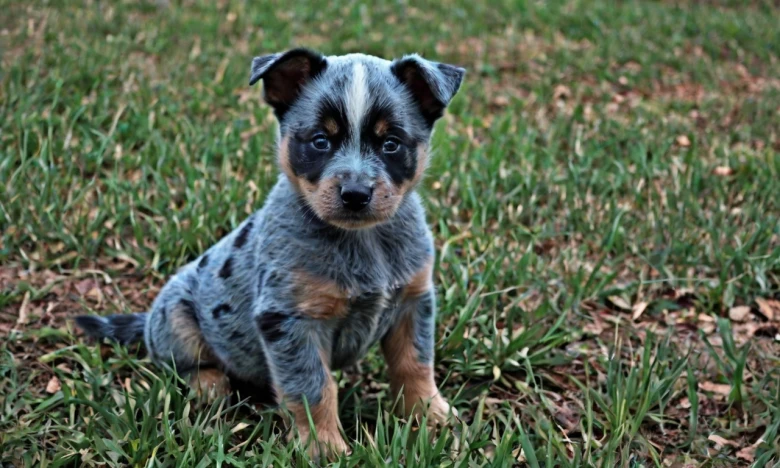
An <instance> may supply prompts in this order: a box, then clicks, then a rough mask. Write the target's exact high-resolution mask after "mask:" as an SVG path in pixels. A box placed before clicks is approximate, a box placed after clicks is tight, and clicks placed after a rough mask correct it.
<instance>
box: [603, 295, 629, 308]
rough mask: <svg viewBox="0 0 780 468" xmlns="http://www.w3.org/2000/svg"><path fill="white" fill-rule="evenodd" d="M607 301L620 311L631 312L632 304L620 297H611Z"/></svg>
mask: <svg viewBox="0 0 780 468" xmlns="http://www.w3.org/2000/svg"><path fill="white" fill-rule="evenodd" d="M607 299H609V302H611V303H612V305H614V306H615V307H617V308H618V309H623V310H631V304H629V303H628V302H627V301H626V300H625V299H623V298H622V297H620V296H609V297H608V298H607Z"/></svg>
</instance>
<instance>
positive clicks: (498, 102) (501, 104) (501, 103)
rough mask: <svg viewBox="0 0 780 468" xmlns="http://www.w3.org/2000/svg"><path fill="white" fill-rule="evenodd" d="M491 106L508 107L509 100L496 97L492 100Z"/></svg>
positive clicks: (504, 97) (503, 97)
mask: <svg viewBox="0 0 780 468" xmlns="http://www.w3.org/2000/svg"><path fill="white" fill-rule="evenodd" d="M493 104H495V105H497V106H498V107H506V106H508V105H509V98H508V97H506V96H496V97H495V98H494V99H493Z"/></svg>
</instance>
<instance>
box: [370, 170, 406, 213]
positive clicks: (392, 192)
mask: <svg viewBox="0 0 780 468" xmlns="http://www.w3.org/2000/svg"><path fill="white" fill-rule="evenodd" d="M402 199H403V197H402V196H401V194H399V193H398V191H397V189H396V188H395V187H393V185H392V184H391V183H389V182H387V181H385V180H384V179H379V180H378V181H377V182H376V186H374V201H373V202H372V205H371V209H372V211H374V212H375V213H376V215H377V217H379V218H383V219H387V218H390V217H391V216H393V215H394V214H395V212H396V210H398V206H399V205H400V204H401V200H402Z"/></svg>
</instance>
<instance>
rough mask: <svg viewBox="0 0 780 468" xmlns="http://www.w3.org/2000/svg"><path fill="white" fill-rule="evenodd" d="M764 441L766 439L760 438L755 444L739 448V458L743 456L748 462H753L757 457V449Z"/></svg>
mask: <svg viewBox="0 0 780 468" xmlns="http://www.w3.org/2000/svg"><path fill="white" fill-rule="evenodd" d="M763 441H764V439H761V438H759V439H758V440H757V441H756V443H755V444H753V445H751V446H749V447H743V448H741V449H739V451H738V452H737V458H741V459H743V460H746V461H747V462H752V461H753V460H755V458H756V449H757V448H758V446H759V445H761V443H762V442H763Z"/></svg>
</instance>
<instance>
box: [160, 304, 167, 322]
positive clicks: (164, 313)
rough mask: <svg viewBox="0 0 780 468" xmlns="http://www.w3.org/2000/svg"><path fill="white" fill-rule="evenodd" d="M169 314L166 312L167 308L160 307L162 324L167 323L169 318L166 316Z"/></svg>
mask: <svg viewBox="0 0 780 468" xmlns="http://www.w3.org/2000/svg"><path fill="white" fill-rule="evenodd" d="M167 313H168V312H167V311H166V310H165V307H160V315H161V316H162V322H166V321H167V320H168V318H167V317H166V314H167Z"/></svg>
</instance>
